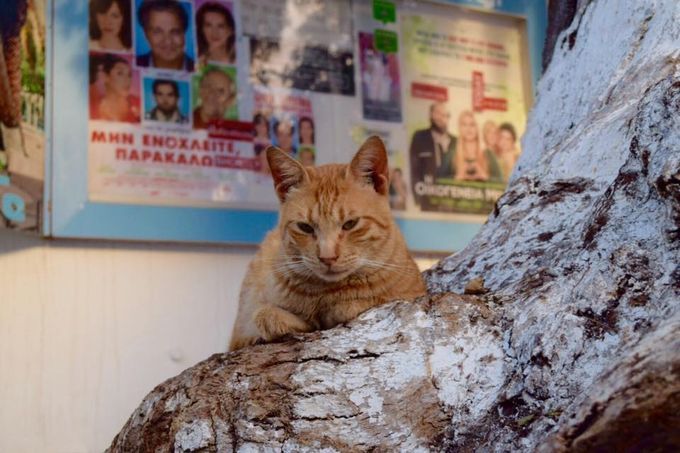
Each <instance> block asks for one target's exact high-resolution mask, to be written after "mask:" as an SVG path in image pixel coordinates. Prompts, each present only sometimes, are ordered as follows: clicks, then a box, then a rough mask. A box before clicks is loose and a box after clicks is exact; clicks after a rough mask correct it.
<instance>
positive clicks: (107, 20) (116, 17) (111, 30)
mask: <svg viewBox="0 0 680 453" xmlns="http://www.w3.org/2000/svg"><path fill="white" fill-rule="evenodd" d="M96 17H97V27H99V30H100V31H101V32H102V37H104V36H112V37H118V36H119V35H120V31H121V29H122V28H123V13H122V11H121V10H120V6H118V2H113V3H111V6H110V7H109V9H108V10H106V11H105V12H103V13H97V15H96Z"/></svg>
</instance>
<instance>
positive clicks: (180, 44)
mask: <svg viewBox="0 0 680 453" xmlns="http://www.w3.org/2000/svg"><path fill="white" fill-rule="evenodd" d="M134 18H135V26H134V28H135V55H136V58H135V62H136V65H137V66H138V67H140V68H158V69H163V70H171V71H183V72H193V71H194V68H195V60H196V58H195V55H196V53H195V48H194V16H193V5H192V4H191V3H189V2H183V1H177V0H135V13H134Z"/></svg>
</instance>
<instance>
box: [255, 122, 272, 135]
mask: <svg viewBox="0 0 680 453" xmlns="http://www.w3.org/2000/svg"><path fill="white" fill-rule="evenodd" d="M255 136H256V137H257V138H259V139H262V140H269V125H268V124H267V120H265V119H264V118H262V119H260V120H258V121H256V122H255Z"/></svg>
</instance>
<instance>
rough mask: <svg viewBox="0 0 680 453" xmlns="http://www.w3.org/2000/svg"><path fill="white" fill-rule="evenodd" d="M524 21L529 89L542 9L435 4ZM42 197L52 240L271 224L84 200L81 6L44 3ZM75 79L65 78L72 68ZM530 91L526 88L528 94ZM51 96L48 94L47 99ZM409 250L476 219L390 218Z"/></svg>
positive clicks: (239, 230) (182, 238)
mask: <svg viewBox="0 0 680 453" xmlns="http://www.w3.org/2000/svg"><path fill="white" fill-rule="evenodd" d="M432 3H439V4H445V5H453V6H459V7H465V8H470V9H474V10H477V11H482V12H488V13H494V14H501V15H507V16H512V17H515V18H518V19H521V20H523V21H524V22H525V41H526V46H525V47H526V48H527V49H528V54H529V61H528V67H529V68H530V71H529V74H527V75H528V78H530V81H529V82H528V83H530V84H531V87H534V88H535V86H536V83H537V81H538V79H539V77H540V74H541V53H542V50H543V43H544V41H545V28H546V24H547V8H546V5H545V2H542V1H539V2H536V1H532V0H494V1H490V0H439V1H434V2H432ZM47 13H48V21H47V23H48V26H47V28H48V30H47V33H48V40H47V52H46V53H47V66H48V68H49V71H48V73H47V75H46V92H47V93H48V95H47V96H46V98H47V99H46V119H45V120H46V130H47V140H46V147H47V149H46V155H45V166H46V173H45V200H46V203H44V213H43V214H44V215H43V219H44V221H43V225H42V233H43V235H44V236H47V237H54V238H60V237H63V238H87V239H106V240H132V241H159V242H198V243H223V244H247V245H256V244H258V243H260V242H261V241H262V239H263V238H264V236H265V234H266V233H267V232H268V231H269V230H270V229H271V228H272V227H273V226H274V225H275V224H276V222H277V218H278V215H277V212H276V211H261V210H259V211H258V210H248V209H218V208H202V207H177V206H155V205H154V206H152V205H138V204H114V203H102V202H95V201H91V200H89V199H88V187H87V185H88V182H87V177H88V169H87V153H88V150H87V128H88V126H87V112H88V106H87V102H88V101H87V90H86V89H84V88H83V89H82V91H81V93H80V96H78V93H77V91H74V90H73V87H77V86H81V87H86V86H87V84H88V82H87V80H86V77H87V74H88V68H87V64H88V62H87V56H86V55H87V54H86V53H85V52H82V51H81V52H79V50H78V46H83V45H84V46H85V47H84V48H86V46H87V44H86V43H87V39H88V36H87V29H88V27H87V21H88V7H87V3H86V2H75V1H59V2H57V1H54V0H47ZM74 68H75V69H77V70H76V71H75V73H77V74H80V75H81V76H82V77H81V78H80V80H74V79H73V73H74V71H73V69H74ZM531 91H533V90H529V92H531ZM50 93H51V94H50ZM397 223H398V225H399V227H400V228H401V229H402V232H403V233H404V236H405V238H406V241H407V243H408V246H409V248H410V249H411V250H414V251H424V252H440V253H441V252H451V251H456V250H460V249H462V248H463V247H465V245H467V243H468V242H469V241H470V240H471V239H472V237H473V236H474V235H475V234H476V232H477V231H478V230H479V228H480V226H481V223H480V222H474V221H473V222H461V221H457V222H452V221H443V220H424V219H411V218H398V219H397Z"/></svg>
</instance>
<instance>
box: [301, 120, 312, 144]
mask: <svg viewBox="0 0 680 453" xmlns="http://www.w3.org/2000/svg"><path fill="white" fill-rule="evenodd" d="M313 135H314V127H313V126H312V123H310V122H309V121H303V122H301V123H300V143H302V144H303V145H313V144H314V139H313V138H312V137H313Z"/></svg>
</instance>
